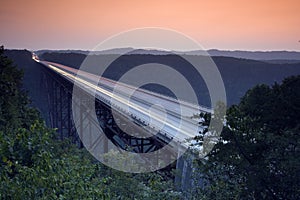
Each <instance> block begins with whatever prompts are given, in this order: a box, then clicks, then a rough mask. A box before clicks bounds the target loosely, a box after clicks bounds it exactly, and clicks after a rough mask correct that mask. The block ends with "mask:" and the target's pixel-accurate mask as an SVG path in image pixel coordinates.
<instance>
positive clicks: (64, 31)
mask: <svg viewBox="0 0 300 200" xmlns="http://www.w3.org/2000/svg"><path fill="white" fill-rule="evenodd" d="M0 25H1V31H0V44H3V45H5V47H6V48H22V49H23V48H27V49H33V50H36V49H92V48H93V47H94V46H95V45H97V44H98V43H99V42H101V41H102V40H104V39H106V38H107V37H109V36H111V35H114V34H117V33H119V32H121V31H125V30H128V29H132V28H140V27H151V26H154V27H164V28H169V29H174V30H177V31H179V32H182V33H184V34H186V35H188V36H190V37H192V38H194V39H195V40H197V41H198V42H199V43H200V44H201V45H202V46H203V47H204V48H205V49H210V48H218V49H230V50H234V49H241V50H297V51H300V42H299V41H300V1H299V0H265V1H264V0H252V1H250V0H211V1H209V0H205V1H201V0H198V1H196V0H191V1H188V0H186V1H176V0H151V1H150V0H149V1H145V0H144V1H143V0H127V1H125V0H119V1H116V0H105V1H104V0H86V1H84V0H60V1H55V0H52V1H51V0H1V4H0Z"/></svg>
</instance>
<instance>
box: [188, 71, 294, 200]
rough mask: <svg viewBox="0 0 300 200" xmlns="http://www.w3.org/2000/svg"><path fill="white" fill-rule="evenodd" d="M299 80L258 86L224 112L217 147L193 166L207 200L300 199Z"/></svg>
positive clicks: (197, 190)
mask: <svg viewBox="0 0 300 200" xmlns="http://www.w3.org/2000/svg"><path fill="white" fill-rule="evenodd" d="M299 132H300V76H295V77H289V78H287V79H285V80H284V81H283V82H282V84H277V83H276V84H274V85H273V86H272V87H269V86H267V85H258V86H256V87H254V88H252V89H251V90H249V91H248V92H247V93H246V94H245V96H244V97H243V98H242V99H241V102H240V103H239V105H235V106H232V107H230V108H229V109H228V112H227V117H226V126H225V127H224V129H223V132H222V135H221V138H220V140H219V143H218V144H217V145H216V146H215V147H214V149H213V151H212V152H211V153H210V154H209V155H208V157H207V159H206V160H202V161H199V162H197V165H198V167H197V169H199V171H200V173H201V175H202V179H204V180H206V183H207V185H206V187H204V188H197V189H195V191H194V192H195V194H196V193H197V194H198V195H202V196H203V197H207V198H220V199H222V198H224V199H227V198H229V197H230V198H234V199H299V198H300V192H299V191H300V186H299V183H300V156H299V155H300V154H299V150H300V148H299V145H300V139H299Z"/></svg>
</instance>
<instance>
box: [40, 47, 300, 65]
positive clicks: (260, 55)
mask: <svg viewBox="0 0 300 200" xmlns="http://www.w3.org/2000/svg"><path fill="white" fill-rule="evenodd" d="M52 52H56V53H80V54H85V55H88V54H93V55H101V54H102V55H108V54H124V53H126V54H149V55H169V54H179V55H210V56H223V57H233V58H242V59H250V60H261V61H266V62H270V63H298V62H300V52H297V51H239V50H236V51H227V50H217V49H211V50H208V51H204V50H194V51H162V50H155V49H134V48H131V47H128V48H116V49H108V50H102V51H91V52H90V51H83V50H39V51H36V53H37V54H38V55H41V54H43V53H52Z"/></svg>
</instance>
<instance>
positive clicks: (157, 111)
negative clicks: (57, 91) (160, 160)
mask: <svg viewBox="0 0 300 200" xmlns="http://www.w3.org/2000/svg"><path fill="white" fill-rule="evenodd" d="M32 58H33V59H34V60H35V61H36V62H38V63H40V64H42V65H44V66H46V67H48V68H49V69H51V70H53V71H54V72H56V73H57V74H58V75H60V76H62V77H64V78H65V79H67V80H68V81H70V82H73V83H74V82H75V81H76V85H79V86H80V88H81V89H84V91H86V92H88V93H90V94H92V95H95V98H97V99H99V100H100V101H102V102H103V103H105V104H107V105H109V106H111V107H113V108H114V109H115V110H117V111H118V112H121V113H123V114H125V115H130V117H131V120H132V121H133V122H135V123H136V124H138V125H140V126H141V127H143V126H145V127H147V126H148V127H150V128H152V129H154V130H157V132H158V133H160V134H163V135H164V136H167V137H168V138H169V139H173V140H175V141H176V142H179V143H180V144H181V145H183V146H186V147H187V146H189V144H190V142H189V141H188V139H190V138H193V137H195V136H196V135H197V134H198V132H199V131H200V130H201V129H202V127H200V126H199V119H195V118H193V116H194V115H195V114H196V115H197V114H199V113H211V112H212V111H211V109H209V108H206V107H200V106H198V105H194V104H191V103H189V102H186V101H182V100H177V99H174V98H172V97H168V96H165V95H161V94H158V93H155V92H151V91H148V90H145V89H141V88H136V87H134V86H131V85H128V84H124V83H120V82H117V81H114V80H111V79H107V78H104V77H99V76H97V75H94V74H91V73H88V72H84V71H82V70H77V69H74V68H71V67H68V66H65V65H62V64H58V63H54V62H48V61H42V60H39V58H38V57H37V56H36V55H35V54H33V56H32ZM149 137H150V136H149Z"/></svg>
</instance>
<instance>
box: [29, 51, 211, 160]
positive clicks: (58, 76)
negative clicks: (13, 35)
mask: <svg viewBox="0 0 300 200" xmlns="http://www.w3.org/2000/svg"><path fill="white" fill-rule="evenodd" d="M32 59H33V60H35V61H36V62H38V63H39V64H41V65H42V66H43V70H44V72H45V73H44V76H43V80H42V83H43V87H45V90H47V93H48V104H49V119H50V120H49V121H50V124H51V127H53V128H58V133H59V134H58V137H59V138H60V139H64V138H70V139H71V140H72V141H73V142H74V143H75V144H77V145H79V146H80V147H83V145H84V146H85V147H86V148H87V149H88V150H90V149H92V148H94V146H95V143H97V144H98V146H99V144H100V142H99V141H101V146H102V149H101V150H99V151H101V152H104V153H105V152H108V149H109V148H110V145H115V146H117V147H119V148H121V149H124V150H126V151H132V152H135V153H148V152H155V151H157V150H159V149H161V148H163V147H164V146H166V145H167V144H170V142H171V141H172V142H173V143H172V145H169V147H168V148H169V149H168V152H169V154H168V156H169V157H170V158H167V159H172V158H171V157H175V158H177V157H178V151H182V150H180V149H181V148H188V146H189V145H190V144H191V141H190V140H189V139H191V138H193V137H195V136H196V135H197V134H198V132H199V131H201V130H202V127H200V125H199V119H194V118H193V116H195V115H198V114H200V113H211V112H212V111H211V109H209V108H206V107H202V106H198V105H195V104H192V103H189V102H186V101H183V100H177V99H175V98H173V97H169V96H166V95H162V94H158V93H155V92H152V91H149V90H145V89H141V88H136V87H134V86H132V85H128V84H125V83H120V82H117V81H114V80H111V79H108V78H104V77H99V76H97V75H95V74H91V73H89V72H86V71H82V70H78V69H74V68H72V67H68V66H65V65H62V64H59V63H54V62H49V61H44V60H40V59H39V58H38V56H37V55H36V54H34V53H33V54H32ZM75 86H76V88H77V90H79V91H80V94H81V95H79V96H80V98H78V99H76V97H74V93H73V90H74V88H73V87H75ZM74 105H75V106H76V107H77V109H75V110H77V111H76V112H74V107H72V106H74ZM91 106H94V107H95V112H96V116H97V120H95V119H93V117H91V113H90V112H91V110H90V107H91ZM74 115H76V116H78V117H77V118H78V119H79V120H78V122H76V121H74ZM93 127H98V128H101V129H102V130H103V131H104V133H105V136H106V137H101V138H94V139H93V140H94V141H95V142H90V143H89V144H88V145H87V144H83V143H84V142H83V141H86V140H88V139H90V138H91V137H93V136H92V135H93V131H95V129H94V128H93ZM77 132H78V133H79V134H77ZM83 133H84V134H83ZM96 141H97V142H96ZM157 159H159V158H157ZM164 159H166V158H164ZM150 162H152V161H150ZM156 162H158V161H156ZM177 165H178V164H177Z"/></svg>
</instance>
